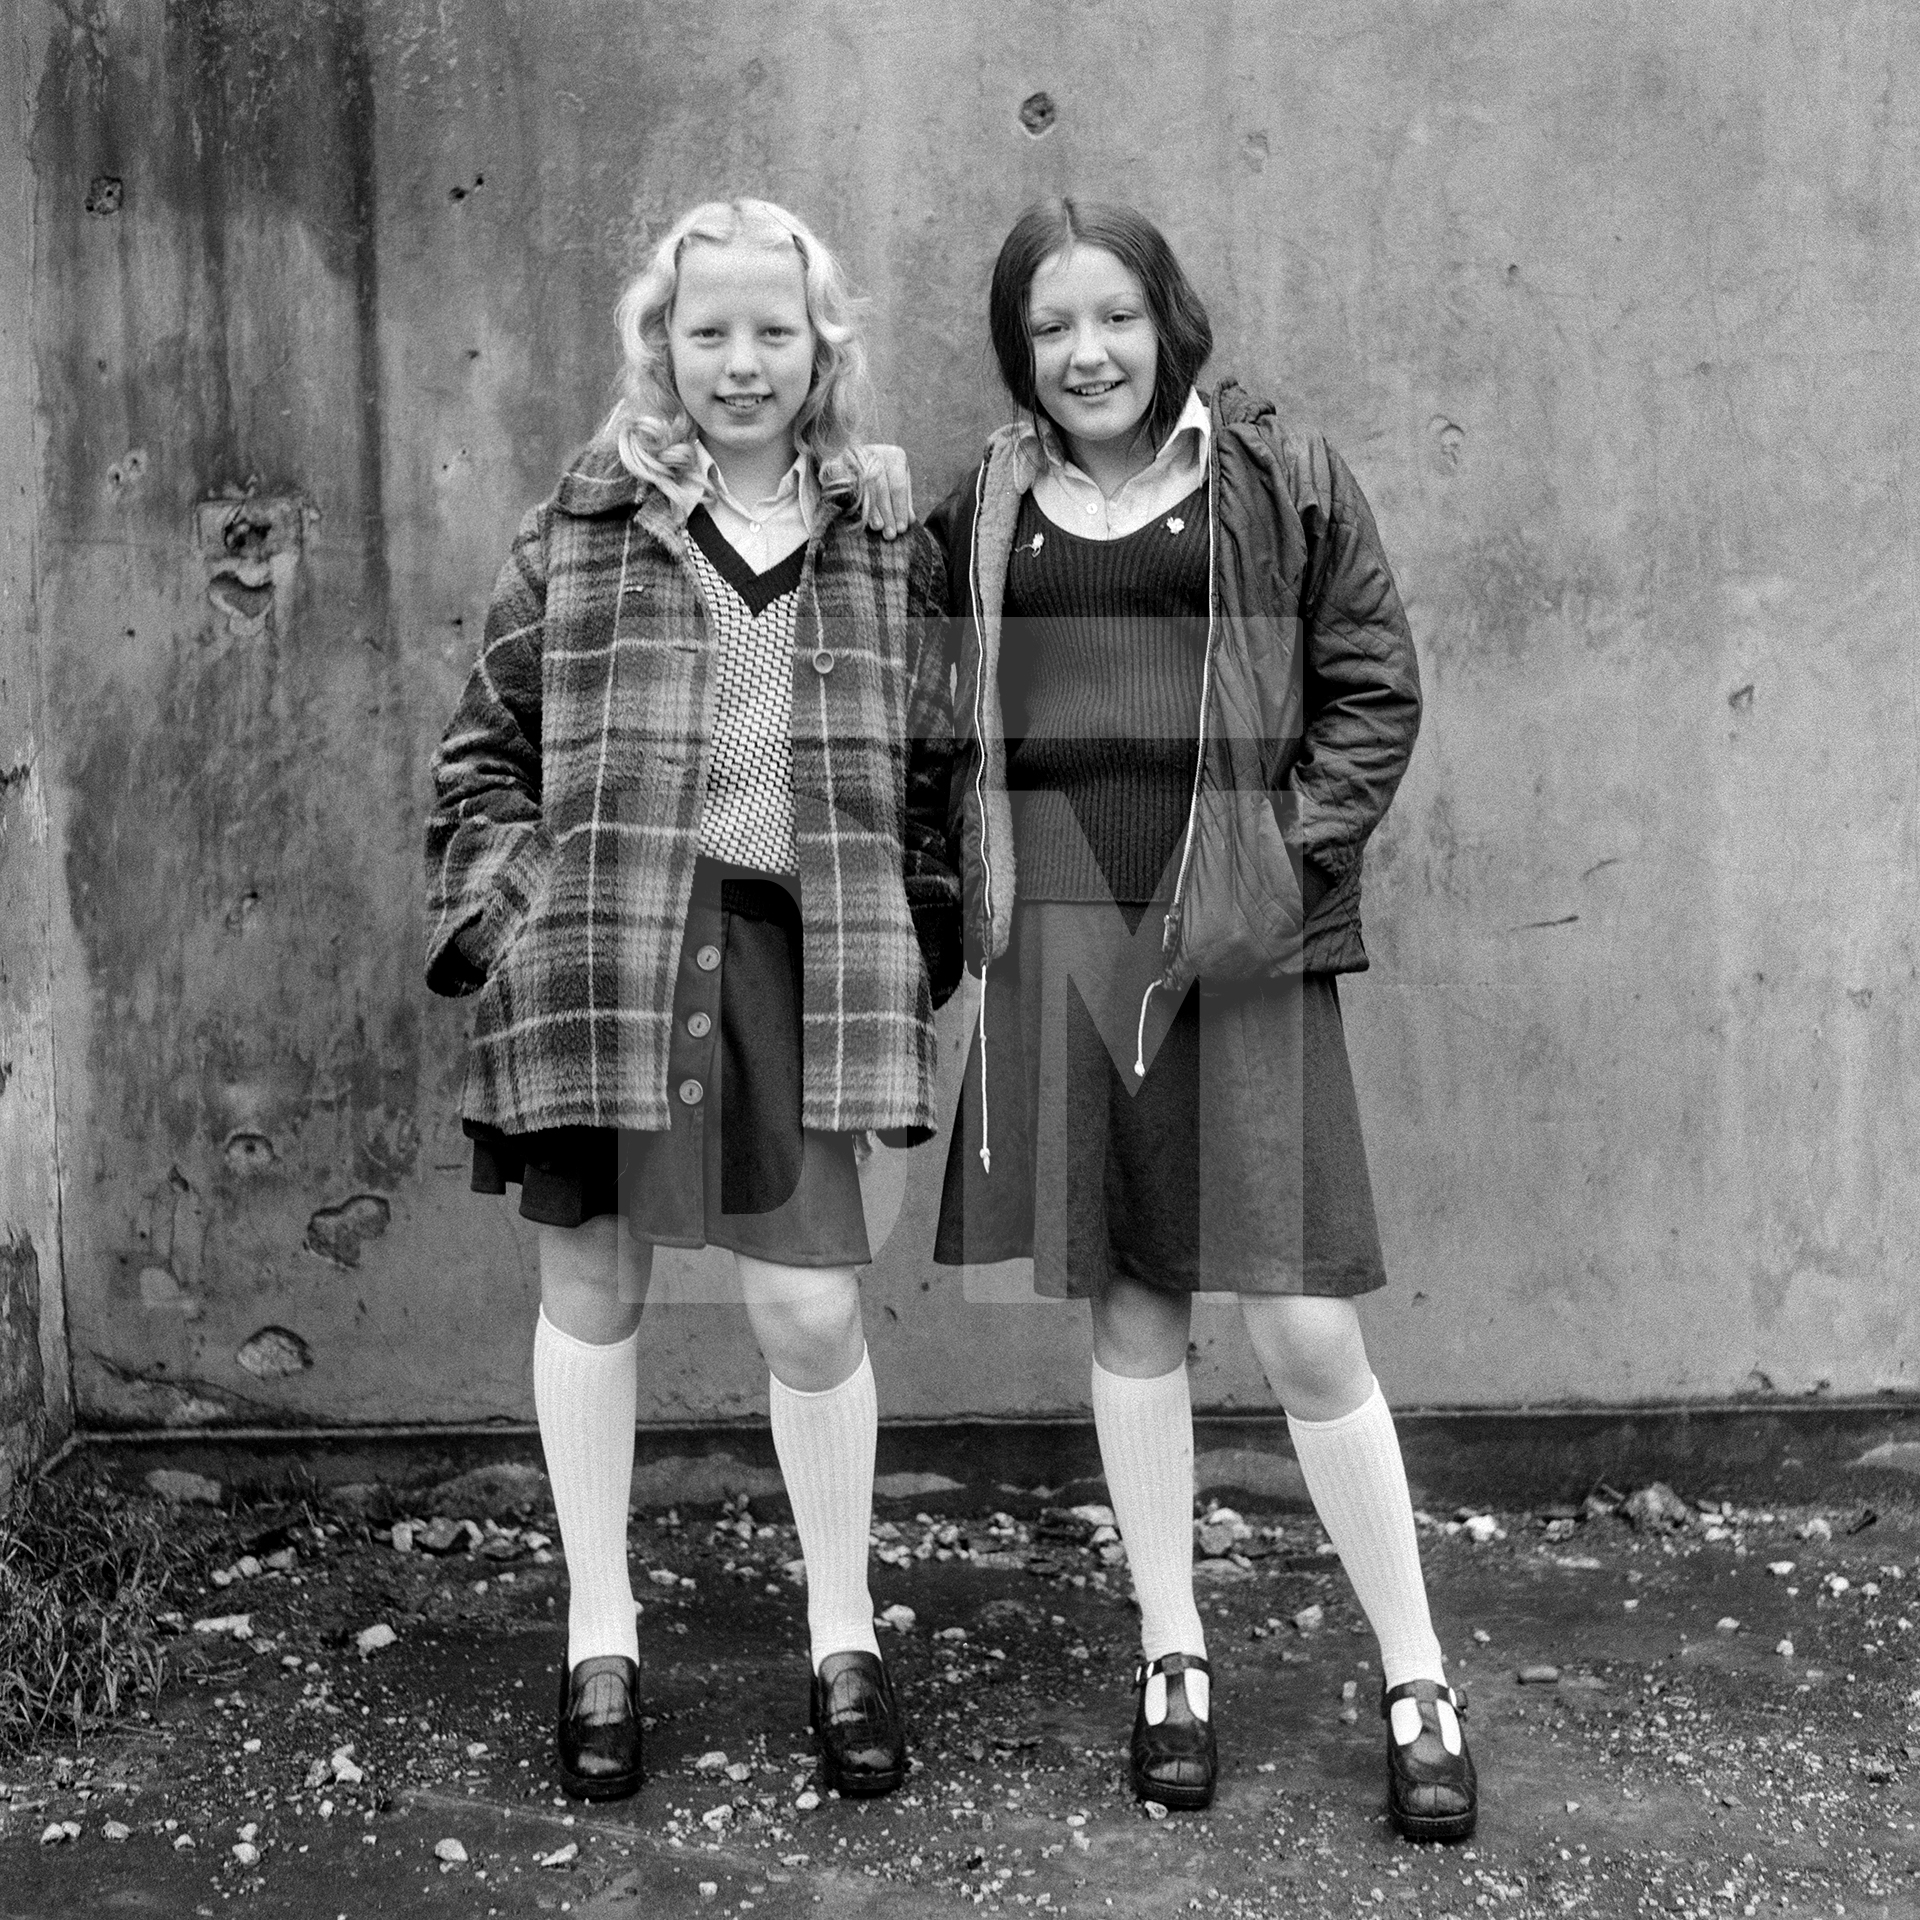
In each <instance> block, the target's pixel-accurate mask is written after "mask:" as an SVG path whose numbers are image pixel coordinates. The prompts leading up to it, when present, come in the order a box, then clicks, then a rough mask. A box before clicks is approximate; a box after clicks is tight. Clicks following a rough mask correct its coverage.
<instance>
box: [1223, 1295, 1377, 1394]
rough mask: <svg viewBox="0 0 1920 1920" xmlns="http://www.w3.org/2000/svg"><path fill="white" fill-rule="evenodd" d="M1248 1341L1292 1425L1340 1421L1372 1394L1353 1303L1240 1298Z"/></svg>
mask: <svg viewBox="0 0 1920 1920" xmlns="http://www.w3.org/2000/svg"><path fill="white" fill-rule="evenodd" d="M1240 1308H1241V1312H1242V1314H1243V1315H1244V1316H1245V1319H1246V1323H1247V1336H1248V1338H1249V1340H1250V1341H1251V1342H1252V1344H1253V1350H1254V1354H1255V1355H1256V1357H1257V1358H1258V1359H1259V1362H1260V1365H1261V1368H1262V1370H1263V1371H1264V1372H1265V1374H1266V1376H1267V1384H1268V1385H1269V1386H1270V1387H1272V1389H1273V1391H1274V1394H1275V1396H1276V1397H1277V1398H1278V1400H1279V1402H1280V1404H1281V1405H1282V1406H1283V1407H1285V1408H1286V1410H1287V1411H1288V1412H1289V1413H1290V1414H1292V1415H1293V1417H1294V1418H1295V1419H1296V1420H1338V1419H1339V1418H1340V1417H1341V1416H1342V1415H1343V1414H1348V1413H1351V1412H1353V1411H1354V1409H1355V1408H1356V1407H1359V1406H1361V1405H1362V1404H1364V1402H1365V1401H1366V1398H1367V1396H1368V1395H1369V1394H1370V1393H1371V1392H1372V1391H1373V1369H1372V1368H1371V1367H1370V1366H1369V1365H1368V1363H1367V1343H1366V1340H1365V1338H1364V1336H1363V1335H1362V1334H1361V1331H1360V1316H1359V1314H1358V1313H1357V1312H1356V1311H1355V1310H1354V1305H1353V1302H1352V1301H1351V1300H1336V1299H1327V1298H1324V1297H1317V1296H1306V1295H1281V1296H1275V1295H1267V1294H1242V1295H1241V1297H1240Z"/></svg>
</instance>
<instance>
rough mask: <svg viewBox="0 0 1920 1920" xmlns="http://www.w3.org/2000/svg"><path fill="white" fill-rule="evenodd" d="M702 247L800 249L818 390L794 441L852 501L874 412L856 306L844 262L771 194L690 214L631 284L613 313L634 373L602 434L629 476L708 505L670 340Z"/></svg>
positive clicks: (828, 489)
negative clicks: (860, 442) (689, 269)
mask: <svg viewBox="0 0 1920 1920" xmlns="http://www.w3.org/2000/svg"><path fill="white" fill-rule="evenodd" d="M696 244H704V245H708V246H719V247H724V246H730V245H734V244H744V245H747V246H764V247H767V248H769V249H774V250H778V249H782V248H786V247H792V248H793V249H794V250H795V252H797V253H798V254H799V256H800V265H801V271H802V274H803V276H804V278H805V282H806V297H807V319H808V321H809V322H810V323H811V325H812V327H813V386H812V389H811V390H810V391H809V393H808V394H807V398H806V401H805V403H804V404H803V405H802V406H801V409H800V412H799V414H798V416H797V417H796V418H795V420H794V423H793V437H794V440H795V442H796V444H797V445H798V446H799V447H800V448H801V449H802V450H803V451H805V452H807V453H809V454H811V455H812V456H813V463H814V467H815V469H816V471H817V472H818V474H819V478H820V486H821V490H822V492H823V493H825V494H826V495H827V496H828V497H829V498H830V499H834V500H836V501H839V500H847V499H851V498H852V497H853V495H854V494H855V493H857V491H858V488H859V475H860V463H859V460H858V457H857V456H856V455H855V454H854V452H853V448H854V446H855V444H856V441H857V439H858V437H859V434H860V431H861V430H862V429H863V428H864V426H865V424H866V420H867V416H868V411H869V399H868V390H867V354H866V348H865V347H864V346H863V345H862V344H861V340H860V336H859V333H858V331H857V328H856V324H855V322H856V314H857V303H856V301H855V300H854V297H853V295H852V293H851V291H850V290H849V289H848V286H847V280H846V275H845V274H844V273H843V272H842V271H841V269H840V263H839V262H838V261H837V260H835V259H834V257H833V255H832V254H831V253H830V252H828V250H827V248H826V247H825V246H824V245H823V244H822V243H821V241H820V240H819V239H818V238H817V237H816V235H815V234H814V233H813V231H812V229H811V228H809V227H808V226H807V224H806V222H805V221H803V220H801V219H800V218H798V216H796V215H794V214H791V213H789V212H788V211H787V210H786V208H784V207H778V206H775V205H774V204H773V202H772V201H771V200H748V199H738V200H709V201H706V202H704V203H703V204H702V205H700V206H697V207H695V208H693V209H692V211H691V212H688V213H683V214H682V215H681V216H680V218H679V219H678V220H676V221H675V222H674V223H673V225H672V226H671V227H670V228H669V229H668V230H667V233H666V236H665V238H664V239H662V240H661V242H660V244H659V245H658V246H657V247H656V248H654V250H653V254H652V257H651V258H650V259H649V260H648V262H647V264H646V265H645V266H644V267H643V268H642V269H641V270H640V271H639V273H637V274H636V275H635V276H634V277H633V279H632V280H630V281H629V282H628V283H627V287H626V291H625V292H623V293H622V294H621V296H620V302H619V305H618V306H617V307H616V308H615V309H614V325H615V326H616V328H617V329H618V330H619V334H620V345H621V349H622V351H623V352H624V353H625V355H626V370H625V373H624V375H623V377H622V381H621V392H620V398H619V399H618V400H617V401H616V402H615V403H614V408H613V411H612V412H611V413H610V414H609V415H608V416H607V419H606V423H605V424H604V425H603V426H602V427H601V429H600V432H599V435H598V438H599V439H600V440H601V441H602V442H604V443H606V444H608V445H611V446H612V447H613V448H615V450H616V451H617V452H618V453H619V456H620V462H621V465H623V466H624V467H625V468H626V469H627V471H628V472H629V473H632V474H634V475H636V476H637V477H638V478H640V479H641V480H645V481H649V482H651V483H652V484H653V485H654V486H656V487H658V488H659V489H660V491H661V492H662V493H664V494H666V495H667V496H668V497H669V498H670V499H672V500H673V501H674V502H675V503H676V504H677V505H678V506H679V507H680V508H681V510H682V511H683V512H686V511H691V510H692V508H693V507H695V506H697V505H698V504H699V502H700V499H701V497H702V495H703V493H704V491H705V489H704V487H703V485H702V483H701V480H700V463H699V459H698V457H697V456H696V454H695V452H694V442H695V437H696V435H695V429H694V424H693V420H692V418H691V416H689V414H688V412H687V410H686V408H685V407H684V406H683V405H682V404H681V401H680V395H679V393H678V392H677V391H676V390H675V387H674V383H673V360H672V356H671V354H670V352H669V350H668V345H667V322H668V320H669V318H670V317H671V315H672V313H673V301H674V295H675V292H676V290H677V289H678V286H679V281H680V257H681V255H682V253H684V252H685V250H686V249H687V248H688V247H689V246H693V245H696Z"/></svg>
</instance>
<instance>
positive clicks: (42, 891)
mask: <svg viewBox="0 0 1920 1920" xmlns="http://www.w3.org/2000/svg"><path fill="white" fill-rule="evenodd" d="M21 26H22V22H21V19H20V9H19V7H18V6H16V5H15V4H13V3H12V0H6V3H5V4H0V153H5V154H8V155H10V156H13V157H14V160H15V163H14V164H12V165H10V166H8V167H7V168H6V170H5V172H4V173H3V174H0V418H4V419H5V421H6V422H7V429H8V430H7V431H6V432H5V433H4V434H0V1503H3V1502H4V1501H5V1499H6V1496H7V1494H8V1492H9V1491H10V1490H11V1488H12V1486H13V1484H14V1481H15V1479H16V1477H17V1476H18V1474H19V1473H20V1471H21V1469H22V1468H23V1467H25V1466H26V1465H27V1464H29V1463H30V1462H31V1461H32V1460H33V1459H34V1457H35V1456H36V1455H37V1454H38V1453H39V1452H40V1451H41V1449H42V1448H43V1446H44V1445H45V1443H46V1441H47V1440H48V1438H49V1437H51V1436H57V1435H58V1434H59V1432H60V1431H61V1430H62V1429H63V1428H64V1427H65V1426H66V1425H67V1423H68V1417H69V1414H70V1407H69V1404H68V1392H67V1364H66V1344H65V1329H64V1321H63V1318H62V1312H61V1297H60V1287H59V1275H60V1200H59V1174H58V1165H57V1159H56V1154H55V1129H54V1021H53V976H52V967H51V958H50V947H49V939H50V912H51V907H50V887H51V882H52V877H53V854H52V848H51V845H50V842H49V837H48V820H47V768H46V762H45V745H46V732H45V728H44V725H43V720H44V711H43V706H42V698H43V687H42V681H41V653H40V632H39V626H38V618H37V609H36V607H35V603H34V585H33V580H34V531H35V520H36V506H37V501H36V493H35V458H34V441H33V434H32V422H33V395H34V361H33V343H32V338H31V320H32V287H33V258H34V255H33V231H34V229H33V176H32V174H31V173H30V172H29V171H28V169H27V168H26V167H24V166H22V165H20V164H18V157H19V156H21V155H23V154H24V153H25V151H26V141H27V127H28V114H29V102H30V75H29V63H28V62H27V60H26V58H25V55H26V45H27V43H26V39H25V36H24V35H23V33H22V31H21Z"/></svg>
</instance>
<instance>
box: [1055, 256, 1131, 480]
mask: <svg viewBox="0 0 1920 1920" xmlns="http://www.w3.org/2000/svg"><path fill="white" fill-rule="evenodd" d="M1027 328H1028V335H1029V338H1030V339H1031V340H1032V342H1033V384H1034V391H1035V393H1036V395H1037V397H1038V399H1039V402H1040V405H1041V407H1042V408H1043V409H1044V410H1045V411H1046V412H1047V413H1048V414H1049V415H1050V416H1051V417H1052V419H1053V421H1054V422H1055V424H1056V425H1057V426H1058V427H1059V428H1060V429H1061V431H1062V432H1063V433H1065V434H1066V436H1067V438H1068V440H1069V441H1070V442H1079V443H1083V444H1086V445H1090V446H1110V445H1112V444H1114V443H1119V444H1121V445H1125V444H1127V443H1128V442H1130V441H1131V439H1132V437H1133V436H1134V435H1135V434H1136V433H1137V432H1138V431H1139V428H1140V423H1141V421H1142V420H1144V419H1145V418H1146V416H1147V410H1148V409H1149V408H1150V407H1151V406H1152V405H1153V387H1154V379H1155V376H1156V374H1157V372H1158V369H1159V362H1160V346H1159V341H1158V340H1157V339H1156V337H1155V335H1154V331H1153V321H1152V320H1151V319H1150V318H1149V317H1148V313H1147V300H1146V295H1145V293H1144V292H1143V291H1142V289H1141V286H1140V282H1139V281H1138V280H1136V279H1135V278H1134V277H1133V275H1132V274H1131V273H1130V272H1128V270H1127V269H1126V268H1125V267H1124V266H1123V265H1122V264H1121V263H1120V261H1119V260H1118V259H1116V258H1115V256H1114V255H1112V254H1110V253H1109V252H1108V251H1107V250H1106V249H1105V248H1104V247H1090V246H1075V247H1069V248H1068V249H1067V250H1066V251H1065V252H1064V253H1056V254H1054V255H1053V256H1052V258H1051V259H1048V260H1045V261H1043V262H1042V263H1041V265H1040V268H1039V271H1038V272H1036V273H1035V274H1034V276H1033V285H1032V286H1031V287H1030V288H1029V289H1028V292H1027ZM1083 464H1084V463H1083Z"/></svg>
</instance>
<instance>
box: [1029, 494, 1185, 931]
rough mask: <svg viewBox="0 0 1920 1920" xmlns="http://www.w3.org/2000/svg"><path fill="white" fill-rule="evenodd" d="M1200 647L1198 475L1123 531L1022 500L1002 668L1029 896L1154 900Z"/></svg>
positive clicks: (1167, 846) (1180, 816)
mask: <svg viewBox="0 0 1920 1920" xmlns="http://www.w3.org/2000/svg"><path fill="white" fill-rule="evenodd" d="M1206 643H1207V494H1206V488H1205V487H1204V485H1203V486H1200V487H1197V488H1195V490H1194V491H1193V492H1192V493H1191V494H1190V495H1188V497H1187V498H1186V499H1185V500H1182V501H1181V502H1179V503H1178V505H1176V506H1175V507H1174V508H1173V509H1172V510H1171V511H1170V512H1168V513H1165V514H1162V515H1160V516H1159V517H1158V518H1157V519H1154V520H1150V521H1148V523H1147V524H1146V525H1145V526H1144V527H1141V528H1139V529H1137V530H1136V531H1135V532H1133V533H1130V534H1125V535H1122V536H1121V537H1120V538H1119V539H1116V540H1085V539H1081V538H1079V537H1078V536H1076V535H1074V534H1072V533H1070V532H1068V531H1067V530H1066V529H1064V528H1061V527H1057V526H1055V525H1054V523H1053V522H1052V521H1050V520H1049V519H1047V517H1046V516H1045V515H1044V514H1043V513H1041V511H1040V509H1039V508H1038V507H1037V506H1036V505H1035V504H1034V501H1033V497H1032V495H1031V494H1029V495H1028V496H1027V499H1026V500H1025V502H1024V503H1023V505H1022V507H1021V510H1020V520H1019V524H1018V526H1017V528H1016V530H1015V533H1014V542H1013V554H1012V557H1011V559H1010V560H1009V562H1008V565H1007V594H1006V602H1005V636H1004V639H1003V641H1002V650H1001V667H1000V675H1001V682H1000V684H1001V698H1002V702H1003V709H1004V712H1005V715H1006V730H1007V784H1008V786H1009V788H1010V789H1012V790H1013V793H1014V835H1015V854H1016V858H1017V860H1018V864H1019V873H1020V894H1021V897H1022V898H1023V899H1027V900H1106V899H1112V900H1116V901H1119V902H1121V903H1123V904H1131V905H1142V904H1144V903H1146V902H1148V901H1150V900H1152V899H1154V898H1155V897H1156V894H1157V893H1158V892H1159V891H1160V887H1161V880H1162V876H1163V874H1165V873H1166V871H1167V866H1168V863H1169V861H1170V860H1172V859H1174V858H1175V857H1177V855H1178V853H1179V849H1180V843H1181V840H1182V837H1183V836H1184V834H1185V832H1186V826H1187V812H1188V807H1189V803H1190V801H1191V798H1192V793H1193V769H1194V756H1195V754H1196V753H1197V752H1198V750H1199V721H1200V695H1201V687H1202V679H1203V674H1204V669H1205V664H1206ZM1076 826H1077V829H1078V831H1077V832H1076V831H1075V828H1076ZM1089 853H1090V854H1091V860H1089ZM1169 884H1171V881H1170V879H1169Z"/></svg>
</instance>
